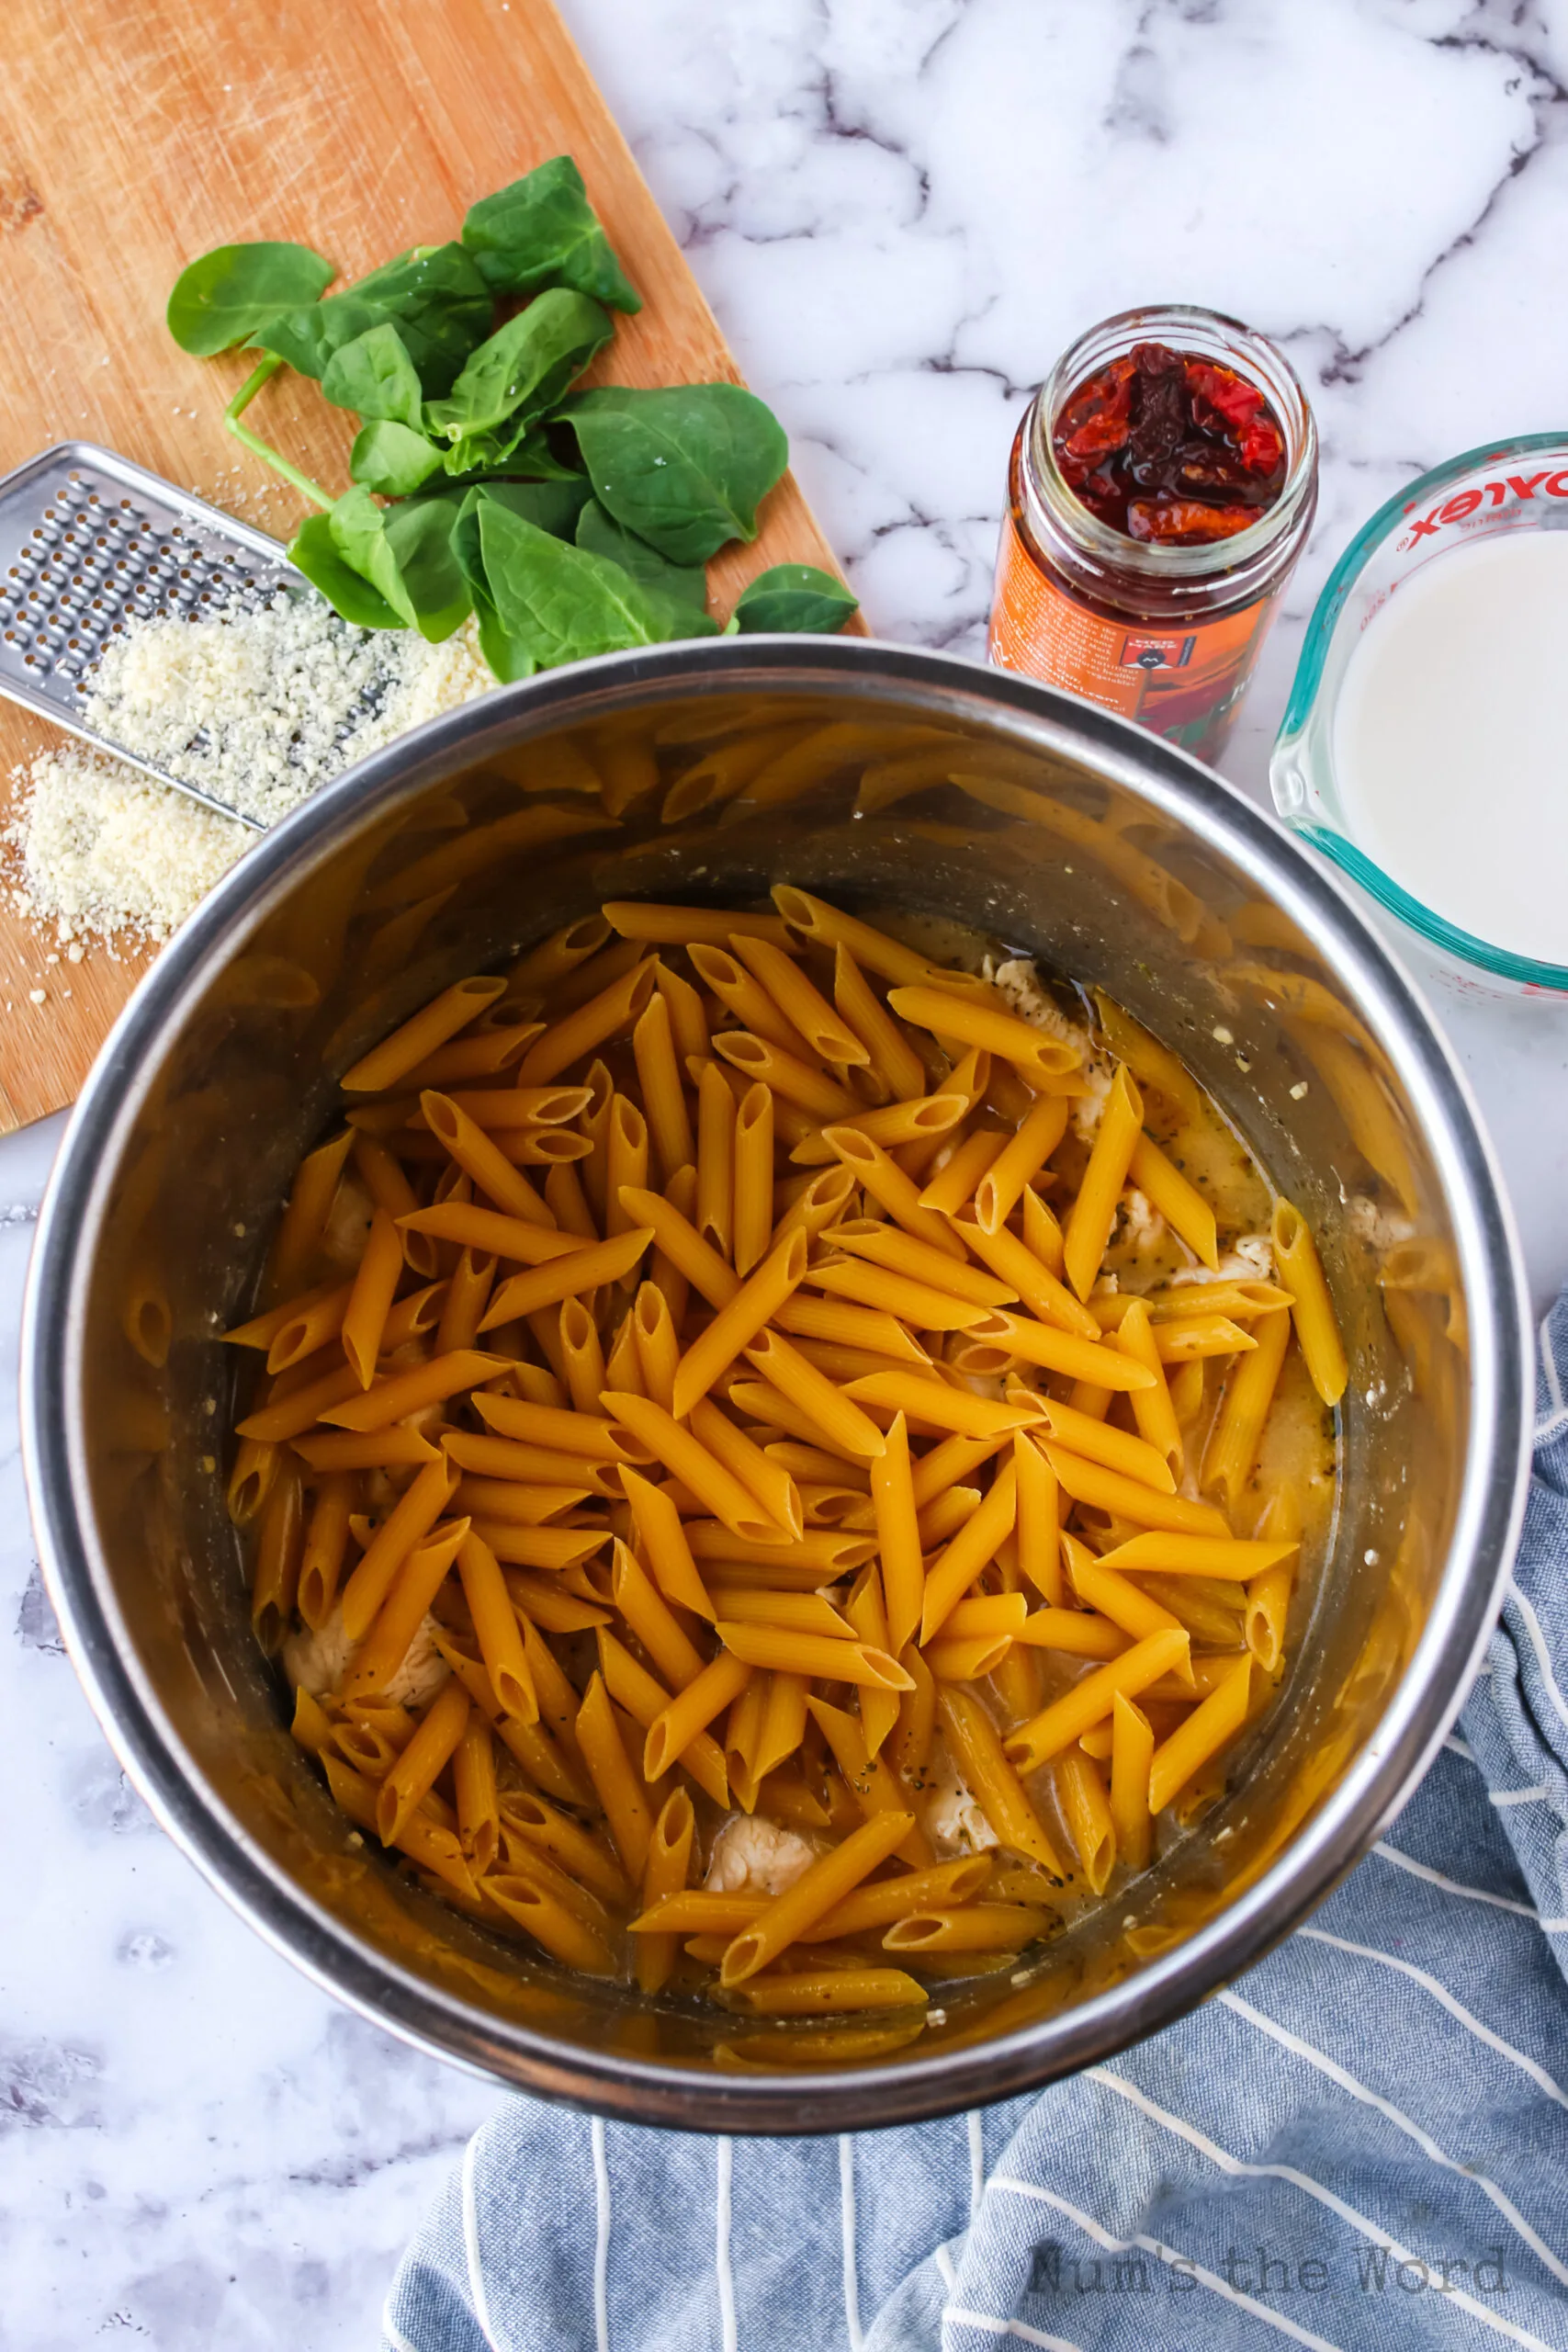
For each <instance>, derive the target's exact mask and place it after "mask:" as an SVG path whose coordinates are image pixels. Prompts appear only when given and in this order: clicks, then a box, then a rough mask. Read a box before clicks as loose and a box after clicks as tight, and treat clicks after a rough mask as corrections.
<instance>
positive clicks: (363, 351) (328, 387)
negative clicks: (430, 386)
mask: <svg viewBox="0 0 1568 2352" xmlns="http://www.w3.org/2000/svg"><path fill="white" fill-rule="evenodd" d="M321 390H322V391H323V392H324V393H325V394H326V396H327V398H328V400H330V401H332V403H333V407H334V408H346V409H352V410H353V411H354V412H355V414H356V415H357V416H362V417H363V418H364V419H365V421H366V423H367V424H406V425H407V426H408V427H409V428H410V430H411V431H412V432H416V433H417V432H418V430H419V421H420V410H421V407H422V405H423V393H422V392H421V390H420V384H419V378H418V376H417V375H416V374H415V372H414V364H413V361H412V359H411V358H410V357H409V354H408V345H406V344H405V343H404V341H403V339H402V336H401V335H400V334H399V333H398V330H397V328H396V327H395V326H393V325H392V324H391V322H390V321H385V322H383V323H382V324H381V325H380V326H378V327H367V329H366V331H365V333H364V334H356V335H355V338H354V341H353V342H352V343H345V344H344V345H342V347H341V348H340V349H339V350H337V351H334V352H333V356H332V357H331V358H330V359H329V360H328V361H327V364H326V367H325V368H323V370H322V372H321Z"/></svg>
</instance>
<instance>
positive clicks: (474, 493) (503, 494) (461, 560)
mask: <svg viewBox="0 0 1568 2352" xmlns="http://www.w3.org/2000/svg"><path fill="white" fill-rule="evenodd" d="M529 486H530V485H526V484H521V483H507V484H505V485H504V486H503V487H501V488H498V489H497V490H496V491H495V492H488V491H486V492H480V491H478V490H470V491H468V492H465V493H464V497H463V503H462V504H461V506H460V507H459V508H458V510H457V522H456V523H455V524H454V525H453V526H452V552H453V554H454V555H455V556H456V557H457V562H458V565H459V567H460V569H461V571H462V573H463V577H464V579H465V580H466V581H467V582H468V594H470V595H471V596H472V598H473V600H474V620H475V624H476V626H477V628H478V630H479V651H480V652H481V653H482V654H483V655H484V658H485V660H486V661H487V662H489V664H490V666H491V669H492V670H493V671H494V673H495V674H496V676H497V677H498V678H499V679H500V680H501V682H502V684H503V685H510V684H512V683H513V680H514V679H517V678H531V677H532V676H533V674H534V672H535V669H536V666H537V665H536V662H535V661H534V658H533V655H532V654H531V653H528V652H527V651H525V649H524V648H523V647H522V646H521V645H518V644H515V643H514V642H513V639H511V638H510V637H508V635H507V633H506V631H505V630H504V629H503V628H502V625H501V616H500V615H499V614H498V613H497V611H496V609H495V599H494V597H493V596H492V595H491V593H490V582H489V580H488V578H487V577H486V574H485V566H484V551H483V549H482V548H480V546H479V508H480V505H481V503H482V502H483V500H484V499H485V498H487V497H491V496H492V495H493V496H495V497H496V498H498V499H505V500H507V501H510V500H511V498H512V497H513V494H514V492H516V491H517V490H518V489H521V488H525V487H529ZM525 519H527V518H526V517H525Z"/></svg>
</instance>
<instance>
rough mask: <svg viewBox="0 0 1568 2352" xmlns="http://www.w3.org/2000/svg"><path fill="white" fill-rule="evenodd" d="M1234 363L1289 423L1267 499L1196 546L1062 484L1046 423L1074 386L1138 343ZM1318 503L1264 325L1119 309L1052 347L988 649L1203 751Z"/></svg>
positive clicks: (1005, 536) (1017, 458)
mask: <svg viewBox="0 0 1568 2352" xmlns="http://www.w3.org/2000/svg"><path fill="white" fill-rule="evenodd" d="M1141 343H1158V344H1164V345H1168V347H1169V348H1170V349H1172V350H1174V351H1176V352H1178V353H1179V355H1180V356H1182V357H1183V358H1201V359H1207V360H1210V361H1213V362H1215V363H1216V364H1217V365H1219V366H1220V367H1222V368H1231V369H1233V370H1234V371H1235V373H1236V374H1237V375H1238V376H1241V377H1243V378H1245V379H1246V380H1247V382H1249V383H1251V384H1254V385H1255V386H1256V387H1257V388H1258V390H1259V391H1261V392H1262V393H1263V395H1264V397H1265V399H1266V400H1267V401H1269V406H1270V407H1271V408H1272V410H1273V412H1274V418H1275V421H1276V422H1277V424H1279V426H1280V430H1281V431H1282V433H1283V435H1284V436H1285V456H1284V463H1285V478H1284V481H1283V483H1282V485H1281V487H1280V493H1279V496H1278V497H1277V498H1276V500H1275V502H1274V503H1273V504H1272V505H1271V506H1269V507H1268V508H1266V509H1264V510H1263V511H1262V512H1261V513H1260V514H1259V515H1258V521H1257V522H1256V523H1254V524H1252V525H1250V526H1248V527H1247V528H1246V529H1245V530H1241V531H1238V532H1236V533H1235V534H1234V535H1233V536H1232V537H1229V538H1223V539H1216V540H1212V541H1210V542H1208V543H1206V544H1204V545H1202V546H1199V547H1178V546H1172V545H1159V544H1155V543H1150V542H1147V541H1145V540H1141V539H1134V538H1131V537H1127V536H1126V534H1125V533H1123V532H1122V531H1118V530H1114V529H1112V528H1111V526H1110V525H1108V524H1106V523H1104V522H1102V521H1101V520H1100V517H1099V516H1098V515H1094V514H1092V513H1091V512H1090V511H1089V508H1088V507H1087V506H1086V505H1084V504H1083V503H1082V502H1081V501H1080V500H1079V499H1078V498H1077V495H1076V494H1075V493H1074V492H1073V491H1072V490H1070V489H1069V488H1068V486H1067V483H1066V480H1065V479H1064V477H1063V474H1062V471H1061V469H1060V468H1059V466H1058V465H1057V462H1056V458H1055V451H1054V449H1053V447H1052V427H1053V425H1054V424H1055V421H1056V419H1057V417H1058V416H1059V415H1060V414H1061V413H1062V411H1063V409H1064V408H1065V407H1066V405H1067V403H1068V401H1070V400H1071V398H1072V397H1073V395H1074V394H1075V393H1076V392H1078V391H1080V390H1082V388H1083V386H1084V385H1085V384H1086V382H1088V381H1089V379H1092V378H1093V377H1095V376H1097V375H1098V374H1100V371H1101V370H1102V369H1103V368H1108V367H1109V366H1110V364H1111V361H1112V360H1114V359H1120V358H1123V357H1124V356H1126V355H1127V354H1128V353H1129V352H1130V351H1131V350H1132V349H1133V348H1134V345H1137V344H1141ZM1316 504H1317V428H1316V426H1315V425H1314V422H1313V416H1312V411H1311V409H1310V408H1309V407H1308V406H1307V401H1306V395H1305V393H1304V392H1303V390H1302V387H1301V384H1300V382H1299V381H1298V379H1297V377H1296V373H1295V370H1294V369H1293V368H1292V366H1291V364H1290V361H1289V360H1288V359H1287V358H1286V357H1285V355H1284V353H1283V352H1282V351H1280V349H1279V348H1278V346H1277V345H1274V344H1272V343H1270V342H1269V339H1268V337H1267V336H1266V335H1261V334H1254V333H1253V332H1252V330H1251V329H1250V328H1248V327H1245V326H1243V325H1242V324H1241V323H1240V322H1239V321H1238V320H1235V319H1227V318H1223V317H1221V316H1220V315H1219V314H1218V313H1217V312H1215V311H1201V310H1195V309H1191V308H1190V307H1188V306H1186V305H1184V304H1179V303H1171V304H1168V305H1165V306H1163V307H1161V308H1158V309H1151V310H1141V311H1122V312H1120V313H1119V315H1118V316H1117V317H1115V318H1113V319H1106V320H1104V321H1103V322H1101V323H1100V325H1099V326H1097V327H1091V328H1090V330H1089V333H1088V334H1085V335H1080V336H1079V338H1078V340H1077V343H1075V344H1074V345H1072V347H1071V348H1070V350H1067V351H1066V352H1064V353H1063V355H1062V356H1061V358H1060V359H1059V360H1058V361H1057V363H1056V365H1055V368H1053V369H1052V371H1051V374H1050V376H1049V377H1048V379H1046V381H1045V383H1044V384H1043V386H1042V387H1041V389H1040V390H1039V391H1038V392H1037V393H1036V394H1035V396H1034V398H1033V400H1032V401H1031V402H1030V404H1029V407H1028V409H1027V411H1026V412H1025V413H1024V417H1023V421H1022V423H1021V424H1020V426H1019V428H1018V435H1017V438H1016V439H1015V441H1014V443H1013V447H1012V458H1011V463H1010V469H1009V478H1008V512H1007V515H1006V516H1005V518H1004V520H1003V523H1002V537H1001V547H1000V549H999V552H998V560H997V586H996V595H995V599H994V601H993V604H992V606H991V623H990V632H989V639H988V643H987V651H988V653H989V656H990V659H991V660H992V661H993V662H997V663H998V665H999V666H1000V667H1002V668H1003V669H1009V670H1018V671H1021V672H1022V673H1024V674H1025V675H1026V676H1028V677H1032V678H1041V679H1043V680H1044V681H1045V682H1046V684H1049V685H1054V686H1062V687H1065V688H1066V690H1067V692H1068V693H1070V694H1076V695H1082V696H1083V697H1084V698H1085V699H1086V700H1087V701H1089V702H1094V703H1099V704H1100V705H1101V706H1102V707H1104V708H1105V709H1107V710H1115V711H1120V712H1121V713H1122V715H1123V717H1125V718H1134V719H1136V720H1137V722H1138V724H1139V725H1140V726H1142V727H1146V728H1148V729H1149V730H1150V732H1151V733H1153V734H1156V735H1163V736H1165V737H1166V738H1167V739H1168V741H1171V742H1173V743H1179V744H1180V745H1181V746H1182V748H1183V749H1184V750H1186V751H1189V752H1194V753H1195V754H1196V755H1197V757H1198V758H1200V759H1203V760H1214V759H1216V758H1217V757H1218V756H1219V753H1220V752H1221V751H1222V750H1223V749H1224V743H1225V741H1226V739H1227V737H1228V736H1229V734H1230V730H1231V728H1232V726H1233V725H1234V724H1235V716H1236V713H1237V711H1238V710H1239V708H1240V707H1241V700H1242V696H1243V695H1245V693H1246V691H1247V684H1248V682H1249V680H1250V678H1251V676H1252V673H1253V669H1254V667H1255V665H1256V663H1257V661H1258V653H1259V651H1260V650H1261V648H1262V644H1263V640H1264V639H1265V637H1266V636H1267V635H1268V633H1269V624H1270V623H1271V622H1272V620H1273V618H1274V614H1275V610H1276V607H1277V605H1278V603H1279V598H1280V591H1281V589H1282V588H1283V587H1284V584H1285V582H1286V581H1287V580H1288V579H1289V577H1290V574H1291V571H1292V566H1293V565H1294V563H1295V560H1296V558H1297V557H1298V556H1299V555H1300V553H1301V551H1302V548H1303V545H1304V544H1305V541H1306V536H1307V533H1308V531H1309V530H1310V529H1311V528H1312V521H1313V515H1314V511H1315V509H1316Z"/></svg>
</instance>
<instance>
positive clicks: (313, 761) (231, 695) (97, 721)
mask: <svg viewBox="0 0 1568 2352" xmlns="http://www.w3.org/2000/svg"><path fill="white" fill-rule="evenodd" d="M493 684H495V680H494V679H493V677H492V676H491V673H490V671H489V669H488V668H487V667H486V665H485V662H484V661H483V658H482V657H481V655H480V653H479V647H478V643H477V641H476V639H475V638H474V636H473V633H472V629H471V627H470V628H467V629H461V630H459V631H458V632H457V635H456V636H455V637H452V638H449V639H447V641H446V644H445V645H428V644H426V642H425V641H424V639H423V638H422V637H420V636H418V635H417V634H416V633H415V632H414V631H413V630H412V629H408V630H403V629H398V630H385V631H378V630H369V629H359V628H351V627H350V625H349V624H348V623H347V622H346V621H343V620H340V619H339V617H338V616H337V615H336V614H335V613H334V612H333V611H332V609H331V607H330V606H329V605H327V604H326V603H325V602H324V601H323V600H322V599H321V597H319V596H316V595H314V594H279V595H278V596H276V597H275V598H274V599H273V601H272V602H271V603H270V604H269V605H265V606H263V607H262V608H260V609H259V610H257V611H254V612H235V613H232V614H230V615H226V616H212V617H208V618H204V619H201V620H196V621H188V620H177V619H173V618H155V619H151V620H144V621H141V622H133V623H131V624H130V625H129V626H128V627H127V628H126V629H125V631H124V633H123V634H122V635H121V636H119V637H118V638H116V639H113V641H112V642H111V644H110V645H109V647H108V648H107V650H106V652H105V653H104V655H103V657H102V659H101V660H100V662H98V664H97V666H96V670H95V671H94V673H93V678H92V692H91V694H90V695H88V696H87V697H86V698H85V707H84V711H83V716H84V718H85V722H86V724H87V725H89V726H90V727H92V728H93V729H95V730H96V732H98V733H100V734H103V735H106V736H107V737H108V738H110V739H111V740H112V741H114V742H116V743H119V744H123V745H124V746H125V748H126V749H127V750H128V751H131V752H136V753H138V754H139V755H140V756H141V758H143V759H146V760H148V761H150V762H151V763H152V764H153V765H154V766H156V767H161V768H164V769H166V770H167V772H168V773H169V774H170V775H178V776H183V777H184V778H185V779H186V781H187V782H189V783H192V784H196V785H199V786H200V787H201V789H202V790H203V791H205V792H209V793H211V794H212V796H213V797H214V798H216V799H220V800H222V801H225V802H227V803H228V804H229V805H230V806H231V807H232V808H236V809H243V810H244V812H245V813H246V814H247V815H248V816H251V817H254V818H255V819H257V820H259V821H260V822H261V823H263V824H268V825H270V824H275V823H276V821H277V820H278V819H279V818H280V817H283V816H286V815H287V814H288V811H289V810H290V809H294V808H297V807H298V806H299V802H300V801H301V800H304V799H306V798H308V797H309V796H310V794H311V793H312V792H314V791H316V790H317V789H318V787H319V786H321V785H323V784H325V783H327V782H328V781H329V780H330V779H331V778H332V777H333V776H334V775H339V774H341V773H342V771H343V770H344V768H346V767H349V766H351V765H352V764H353V763H354V762H355V761H356V760H360V759H363V758H365V757H366V756H367V753H369V752H374V751H378V750H379V749H380V747H381V746H382V745H383V744H385V743H389V742H390V741H392V740H393V739H394V738H395V737H396V736H399V735H401V734H404V733H406V732H407V730H408V729H410V728H411V727H417V726H419V725H421V724H422V723H423V721H424V720H425V719H427V718H434V717H436V716H437V714H438V713H440V712H441V711H444V710H452V709H455V708H456V707H457V706H458V704H460V703H465V702H468V701H471V700H472V699H473V697H474V696H475V695H479V694H483V693H485V692H486V691H487V690H488V689H489V688H490V687H491V686H492V685H493ZM17 781H18V783H19V785H20V786H21V791H20V797H19V798H20V805H19V813H18V816H17V819H16V820H15V821H14V823H13V824H12V825H11V827H10V828H9V829H8V831H7V833H6V840H7V841H8V842H9V843H10V844H11V845H12V846H13V847H14V848H15V849H16V850H17V851H18V852H19V853H20V862H21V868H22V887H21V888H19V889H17V890H15V891H14V892H13V899H12V902H13V905H14V907H15V910H16V911H17V913H19V914H23V915H30V916H33V917H35V918H38V919H40V920H42V921H46V922H53V924H54V925H55V928H56V931H57V933H58V935H59V938H60V940H61V942H62V944H65V943H69V942H73V941H76V942H79V941H80V940H81V939H82V938H83V937H84V936H90V935H93V934H99V935H104V934H109V933H115V932H129V933H133V934H136V935H139V936H140V937H141V938H142V939H147V940H154V941H156V940H162V939H166V938H167V937H168V935H169V933H171V932H172V931H174V930H175V929H176V928H177V927H178V925H179V924H180V923H182V922H184V921H185V920H186V916H187V915H189V914H190V913H191V912H192V911H193V910H195V908H196V907H197V905H199V903H200V901H201V899H203V898H204V897H205V896H206V894H207V892H208V891H209V890H210V889H211V888H212V887H213V885H214V884H215V883H216V882H217V881H219V880H220V877H221V876H223V875H224V874H225V873H227V871H228V870H229V868H230V866H231V865H233V863H234V861H235V859H236V858H238V857H240V856H242V855H243V853H244V851H245V850H246V849H247V848H248V847H250V846H251V844H252V842H254V838H255V836H254V834H253V833H252V832H251V831H249V829H248V828H247V827H245V826H243V825H241V824H238V823H236V822H235V821H234V820H232V819H231V818H227V817H221V816H218V815H216V814H215V813H214V812H213V811H211V810H210V809H204V808H202V807H201V805H200V804H199V803H198V802H197V801H193V800H187V799H186V797H185V796H184V794H182V793H176V792H173V791H170V790H169V789H168V787H167V786H163V785H160V784H157V783H155V782H154V781H153V780H152V778H151V777H148V776H145V775H142V774H141V771H140V770H139V769H137V768H134V767H131V766H130V765H129V764H128V763H124V762H121V761H118V760H110V759H105V758H102V757H100V756H99V755H97V754H96V753H94V752H87V751H84V750H78V749H76V748H75V747H74V746H70V747H66V746H62V747H61V748H60V749H59V750H56V751H51V752H44V753H43V754H42V755H41V756H40V757H39V758H38V759H36V760H34V761H33V763H32V764H31V767H30V770H28V771H27V772H25V773H24V772H21V771H18V776H17Z"/></svg>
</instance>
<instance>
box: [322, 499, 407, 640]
mask: <svg viewBox="0 0 1568 2352" xmlns="http://www.w3.org/2000/svg"><path fill="white" fill-rule="evenodd" d="M326 522H327V528H328V530H329V531H330V532H331V533H332V540H333V547H334V548H336V549H337V551H338V554H339V555H340V556H341V557H342V559H343V560H344V563H345V564H347V566H348V568H349V570H350V571H356V572H357V573H358V574H359V577H360V578H361V580H367V581H368V582H370V585H371V587H372V588H374V589H375V591H376V593H377V594H378V596H379V597H381V598H382V600H383V602H385V603H386V604H388V605H390V606H391V608H392V610H393V611H394V612H395V613H396V614H397V615H398V616H399V618H400V620H401V621H402V622H403V623H404V625H405V626H406V627H407V628H413V627H414V620H415V616H414V609H413V602H412V598H411V597H410V595H409V593H408V590H407V589H406V588H405V587H404V586H403V582H402V574H401V573H400V571H399V570H398V560H397V557H396V556H395V555H394V554H393V553H392V550H391V548H389V546H388V544H387V530H386V523H387V515H386V510H385V509H384V508H382V507H379V506H378V505H377V503H376V501H375V500H374V499H373V498H372V497H371V495H370V492H368V491H367V490H363V489H355V490H347V491H344V494H343V496H342V497H341V498H340V499H339V500H338V502H337V504H336V505H335V506H334V507H333V509H332V510H331V512H330V513H329V514H328V515H327V517H326Z"/></svg>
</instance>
